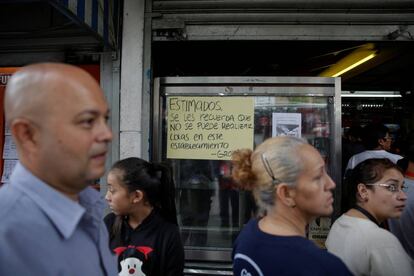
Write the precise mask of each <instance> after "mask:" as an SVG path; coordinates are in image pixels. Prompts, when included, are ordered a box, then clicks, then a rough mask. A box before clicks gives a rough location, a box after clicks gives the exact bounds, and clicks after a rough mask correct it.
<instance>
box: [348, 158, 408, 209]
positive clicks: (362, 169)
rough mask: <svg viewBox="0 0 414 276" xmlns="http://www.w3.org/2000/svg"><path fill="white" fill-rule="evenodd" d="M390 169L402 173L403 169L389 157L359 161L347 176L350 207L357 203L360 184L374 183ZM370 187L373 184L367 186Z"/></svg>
mask: <svg viewBox="0 0 414 276" xmlns="http://www.w3.org/2000/svg"><path fill="white" fill-rule="evenodd" d="M389 169H395V170H397V171H399V172H401V173H403V172H402V170H401V168H400V167H398V166H397V165H396V164H394V163H393V162H391V161H390V160H389V159H386V158H384V159H379V158H374V159H367V160H365V161H363V162H361V163H359V164H358V165H357V166H356V167H355V168H354V169H353V170H352V171H351V172H350V175H349V177H348V178H347V183H345V185H346V186H347V190H348V195H349V199H348V200H349V202H348V203H349V206H348V208H352V207H353V206H355V204H356V203H357V187H358V184H360V183H363V184H373V183H375V182H377V181H378V180H380V179H381V178H382V177H383V176H384V173H385V171H387V170H389ZM367 188H368V189H372V188H373V187H372V186H367Z"/></svg>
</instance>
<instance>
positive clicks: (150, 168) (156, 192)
mask: <svg viewBox="0 0 414 276" xmlns="http://www.w3.org/2000/svg"><path fill="white" fill-rule="evenodd" d="M107 179H108V181H107V182H108V192H107V194H106V200H107V201H108V203H109V206H110V208H111V209H112V211H113V213H110V214H108V215H107V216H106V217H105V219H104V220H105V223H106V225H107V227H108V231H109V233H110V247H111V249H112V250H113V251H114V252H115V253H116V254H117V255H118V261H119V266H118V268H119V271H120V273H119V275H120V276H123V275H131V274H133V273H134V272H135V273H136V274H133V275H146V276H154V275H157V276H169V275H170V276H175V275H182V274H183V268H184V249H183V246H182V243H181V239H180V234H179V231H178V226H177V217H176V209H175V203H174V195H175V191H174V182H173V180H172V177H171V171H170V170H169V168H168V167H167V166H166V165H162V164H155V163H149V162H147V161H145V160H142V159H139V158H135V157H131V158H127V159H123V160H120V161H118V162H116V163H115V164H114V165H113V166H112V168H111V170H110V172H109V173H108V178H107Z"/></svg>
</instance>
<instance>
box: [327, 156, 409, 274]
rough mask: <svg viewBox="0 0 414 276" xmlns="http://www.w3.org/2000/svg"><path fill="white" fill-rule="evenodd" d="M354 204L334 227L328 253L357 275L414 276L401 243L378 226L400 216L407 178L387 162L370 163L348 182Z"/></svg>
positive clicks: (366, 162)
mask: <svg viewBox="0 0 414 276" xmlns="http://www.w3.org/2000/svg"><path fill="white" fill-rule="evenodd" d="M348 188H349V189H350V192H349V194H350V195H353V198H352V200H353V202H352V206H353V208H351V209H350V210H349V211H348V212H346V213H345V214H343V215H342V216H341V217H340V218H338V219H337V220H336V221H335V223H334V224H333V225H332V228H331V230H330V232H329V234H328V238H327V240H326V247H327V249H328V251H329V252H331V253H333V254H335V255H337V256H338V257H340V258H341V259H342V261H344V262H345V264H346V265H347V266H348V268H349V269H350V270H351V271H352V273H354V275H384V276H386V275H387V276H388V275H414V269H413V263H412V260H411V259H410V257H409V256H408V255H407V254H406V253H405V251H404V249H403V247H402V246H401V244H400V242H399V241H398V239H397V238H396V237H395V236H394V235H393V234H391V233H390V232H388V231H387V230H385V229H382V228H380V227H379V224H380V223H382V222H383V221H385V220H387V219H388V218H397V217H399V216H400V215H401V213H402V211H403V209H404V206H405V201H406V199H407V197H406V195H405V193H404V191H403V190H404V188H405V187H404V177H403V175H402V173H401V171H400V168H399V167H398V166H397V165H395V164H394V163H392V162H391V161H390V160H388V159H368V160H365V161H363V162H362V163H360V164H358V165H357V166H356V167H355V168H354V170H353V171H352V174H351V175H350V178H349V183H348Z"/></svg>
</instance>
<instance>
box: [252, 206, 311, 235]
mask: <svg viewBox="0 0 414 276" xmlns="http://www.w3.org/2000/svg"><path fill="white" fill-rule="evenodd" d="M287 208H289V209H287ZM287 208H283V209H286V210H280V211H278V210H274V211H272V210H271V211H269V212H268V214H267V215H266V216H265V217H264V218H263V219H261V220H260V222H259V228H260V230H262V231H263V232H265V233H268V234H272V235H278V236H302V237H305V236H306V225H307V224H308V222H307V220H306V219H305V218H303V217H302V216H300V215H299V214H298V213H297V212H292V210H293V209H292V208H290V207H287Z"/></svg>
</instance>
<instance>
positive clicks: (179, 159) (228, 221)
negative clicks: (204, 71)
mask: <svg viewBox="0 0 414 276" xmlns="http://www.w3.org/2000/svg"><path fill="white" fill-rule="evenodd" d="M155 96H156V98H155V99H156V100H154V108H155V112H154V131H153V138H154V141H156V143H154V147H153V158H154V159H155V160H162V161H167V162H169V163H170V164H171V166H172V168H173V171H174V178H175V183H176V205H177V210H178V221H179V226H180V230H181V235H182V240H183V243H184V246H185V248H186V254H187V256H195V257H196V256H198V257H199V258H200V259H207V260H218V261H225V260H230V256H231V248H232V244H233V241H234V239H235V238H236V237H237V235H238V233H239V232H240V230H241V228H242V227H243V225H244V224H245V223H246V222H247V221H248V220H249V219H250V218H252V217H253V216H256V215H257V214H258V212H260V210H258V208H257V206H256V205H255V203H254V199H253V196H252V194H251V193H250V192H248V191H241V190H239V189H238V188H237V185H235V183H234V182H233V180H232V178H231V170H232V168H231V162H230V160H229V159H230V156H231V152H232V151H233V150H234V149H235V148H237V147H238V146H239V145H241V146H243V147H248V148H251V149H254V147H255V146H256V145H258V144H260V143H261V142H263V141H264V140H265V139H267V138H269V137H272V136H276V135H292V136H298V137H302V138H304V139H306V140H307V141H308V142H309V143H310V144H312V145H313V146H315V147H316V148H317V149H318V150H319V151H320V153H321V155H322V156H323V157H324V159H325V161H326V164H327V168H328V172H329V173H330V175H331V176H332V177H333V179H334V180H336V182H337V183H338V184H339V179H340V170H341V169H340V168H341V164H340V160H341V158H340V156H338V155H339V154H340V151H339V149H340V146H341V145H340V137H341V136H340V129H341V124H340V115H341V113H340V112H341V111H340V106H341V105H340V87H339V80H338V79H332V78H257V77H255V78H224V77H220V78H197V77H183V78H161V79H156V80H155ZM338 162H339V163H338ZM337 187H338V188H337V191H336V194H335V196H336V198H337V202H336V204H335V209H336V211H337V212H339V206H340V202H339V200H338V199H339V198H340V185H338V186H337ZM326 225H327V227H328V230H329V226H330V223H329V221H328V223H326V222H324V223H321V222H320V221H318V222H317V223H316V225H315V226H314V227H310V229H309V238H313V239H315V240H318V239H323V235H324V234H323V233H324V228H327V227H326ZM325 230H326V229H325ZM312 231H313V232H312Z"/></svg>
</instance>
